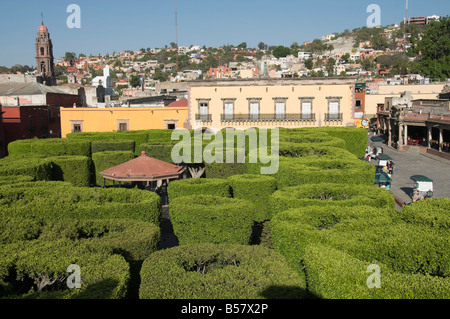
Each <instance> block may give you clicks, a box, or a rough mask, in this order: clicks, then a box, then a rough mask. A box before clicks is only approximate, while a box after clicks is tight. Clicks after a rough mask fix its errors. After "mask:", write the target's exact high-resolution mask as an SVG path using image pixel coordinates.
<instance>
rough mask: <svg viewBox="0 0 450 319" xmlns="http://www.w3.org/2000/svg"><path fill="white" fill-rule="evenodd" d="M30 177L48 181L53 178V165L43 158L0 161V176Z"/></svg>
mask: <svg viewBox="0 0 450 319" xmlns="http://www.w3.org/2000/svg"><path fill="white" fill-rule="evenodd" d="M19 175H20V176H23V175H26V176H31V177H32V178H34V179H35V180H38V181H50V180H52V178H53V164H52V162H51V161H50V160H48V159H44V158H13V157H11V156H8V157H5V158H3V159H0V176H14V178H15V177H16V176H19Z"/></svg>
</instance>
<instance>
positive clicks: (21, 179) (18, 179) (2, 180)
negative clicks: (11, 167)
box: [0, 175, 35, 186]
mask: <svg viewBox="0 0 450 319" xmlns="http://www.w3.org/2000/svg"><path fill="white" fill-rule="evenodd" d="M34 181H35V178H34V177H33V176H27V175H16V176H14V177H11V176H0V186H3V185H12V184H18V183H27V182H34Z"/></svg>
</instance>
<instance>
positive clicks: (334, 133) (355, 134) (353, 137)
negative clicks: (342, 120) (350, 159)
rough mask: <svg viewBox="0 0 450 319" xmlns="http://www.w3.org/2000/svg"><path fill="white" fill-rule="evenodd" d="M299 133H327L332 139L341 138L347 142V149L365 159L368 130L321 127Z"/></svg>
mask: <svg viewBox="0 0 450 319" xmlns="http://www.w3.org/2000/svg"><path fill="white" fill-rule="evenodd" d="M298 132H314V133H322V132H323V133H326V134H328V135H329V136H331V137H334V138H340V139H342V140H344V141H345V143H346V145H345V149H346V150H348V151H349V152H351V153H353V154H355V155H356V156H357V157H358V158H363V157H364V155H365V152H366V148H367V137H368V133H367V130H365V129H361V128H353V127H319V128H302V129H298Z"/></svg>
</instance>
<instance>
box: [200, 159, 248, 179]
mask: <svg viewBox="0 0 450 319" xmlns="http://www.w3.org/2000/svg"><path fill="white" fill-rule="evenodd" d="M205 169H206V173H205V174H206V177H207V178H222V179H227V178H228V177H230V176H233V175H243V174H247V172H248V171H247V165H246V164H241V163H236V162H235V163H211V164H208V163H207V164H205Z"/></svg>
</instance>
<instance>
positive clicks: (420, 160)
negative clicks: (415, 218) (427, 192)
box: [368, 139, 450, 204]
mask: <svg viewBox="0 0 450 319" xmlns="http://www.w3.org/2000/svg"><path fill="white" fill-rule="evenodd" d="M368 145H371V146H372V145H375V146H380V147H382V148H383V153H384V154H387V155H389V156H390V157H392V158H393V162H394V164H395V165H394V166H395V168H394V174H393V175H392V183H391V192H392V194H393V195H394V197H395V198H396V201H397V202H398V203H400V204H404V203H411V194H412V190H413V181H412V180H411V179H410V177H411V176H413V175H425V176H427V177H429V178H431V179H432V180H433V187H434V195H433V198H440V197H450V161H448V160H445V159H442V158H440V157H436V156H434V155H430V154H422V153H418V152H414V151H411V150H410V151H403V152H398V151H397V150H396V149H393V148H391V147H388V146H387V145H386V144H383V143H379V142H377V143H374V142H372V141H371V140H370V139H369V140H368ZM372 163H374V164H377V163H378V161H377V160H372Z"/></svg>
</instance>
